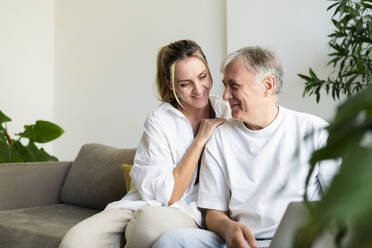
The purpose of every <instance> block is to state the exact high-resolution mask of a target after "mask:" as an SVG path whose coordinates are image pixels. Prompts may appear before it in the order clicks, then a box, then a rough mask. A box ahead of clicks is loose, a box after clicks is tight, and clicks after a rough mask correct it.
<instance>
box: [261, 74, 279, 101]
mask: <svg viewBox="0 0 372 248" xmlns="http://www.w3.org/2000/svg"><path fill="white" fill-rule="evenodd" d="M262 81H263V82H262V83H263V86H264V88H265V96H268V95H270V96H272V95H274V92H275V84H276V78H275V77H274V76H273V75H267V76H265V77H264V79H263V80H262Z"/></svg>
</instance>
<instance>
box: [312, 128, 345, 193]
mask: <svg viewBox="0 0 372 248" xmlns="http://www.w3.org/2000/svg"><path fill="white" fill-rule="evenodd" d="M326 126H328V123H327V122H325V121H323V122H321V123H320V124H319V126H318V127H316V128H315V135H314V143H315V150H318V149H320V148H323V147H325V146H326V144H327V139H328V132H327V130H326V129H325V127H326ZM341 161H342V160H341V159H327V160H322V161H320V162H318V164H317V167H318V168H317V169H318V170H317V178H318V181H319V184H320V187H321V190H322V191H323V192H325V191H326V190H327V189H328V188H329V186H330V184H331V182H332V179H333V177H334V176H335V175H336V174H337V172H338V170H339V167H340V164H341Z"/></svg>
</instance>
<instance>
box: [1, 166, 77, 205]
mask: <svg viewBox="0 0 372 248" xmlns="http://www.w3.org/2000/svg"><path fill="white" fill-rule="evenodd" d="M71 163H72V162H36V163H35V162H32V163H11V164H0V210H2V209H14V208H26V207H35V206H40V205H48V204H56V203H59V202H60V198H59V194H60V191H61V188H62V185H63V183H64V180H65V177H66V175H67V173H68V171H69V168H70V166H71Z"/></svg>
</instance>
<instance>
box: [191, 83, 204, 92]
mask: <svg viewBox="0 0 372 248" xmlns="http://www.w3.org/2000/svg"><path fill="white" fill-rule="evenodd" d="M202 88H203V87H202V85H201V84H200V83H196V84H195V85H194V89H193V91H194V94H195V95H200V94H201V93H202Z"/></svg>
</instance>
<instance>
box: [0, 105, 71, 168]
mask: <svg viewBox="0 0 372 248" xmlns="http://www.w3.org/2000/svg"><path fill="white" fill-rule="evenodd" d="M10 121H11V119H10V118H9V117H8V116H6V115H5V114H4V113H3V112H2V111H0V163H13V162H14V163H15V162H36V161H57V160H58V159H57V158H56V157H54V156H52V155H49V154H48V153H47V152H46V151H45V150H44V149H43V148H38V147H37V146H36V144H35V143H47V142H50V141H52V140H54V139H56V138H58V137H59V136H61V135H62V134H63V132H64V131H63V129H62V128H61V127H59V126H58V125H56V124H54V123H52V122H49V121H42V120H38V121H36V123H35V124H33V125H25V126H24V128H25V130H24V131H23V132H21V133H18V134H16V135H17V136H19V138H18V139H12V138H11V136H10V135H9V133H8V129H7V122H10ZM21 139H28V143H27V145H23V144H22V142H21Z"/></svg>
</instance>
